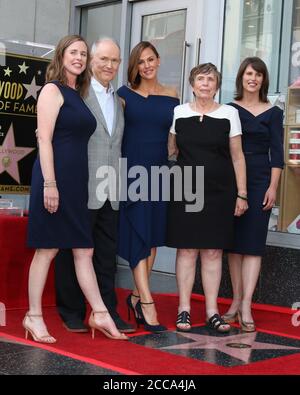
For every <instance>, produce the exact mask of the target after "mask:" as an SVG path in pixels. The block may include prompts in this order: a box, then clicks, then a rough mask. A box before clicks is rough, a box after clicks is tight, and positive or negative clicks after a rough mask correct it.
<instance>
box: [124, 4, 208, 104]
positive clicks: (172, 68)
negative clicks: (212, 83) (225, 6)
mask: <svg viewBox="0 0 300 395" xmlns="http://www.w3.org/2000/svg"><path fill="white" fill-rule="evenodd" d="M202 8H203V1H199V0H173V1H169V0H148V1H144V2H138V3H136V4H134V6H133V15H132V35H131V37H132V39H131V48H133V47H134V46H135V45H136V44H137V43H138V42H139V41H141V40H146V41H150V42H151V43H153V44H154V45H155V47H156V48H157V50H158V53H159V54H160V57H161V67H160V74H159V80H160V81H161V82H162V83H164V84H167V85H172V86H176V88H177V90H178V93H179V95H180V98H181V101H182V102H186V101H188V100H189V99H190V98H191V92H190V89H189V84H188V82H187V81H188V76H189V72H190V70H191V69H192V67H194V66H195V65H196V64H199V62H200V51H201V28H202V15H203V13H202Z"/></svg>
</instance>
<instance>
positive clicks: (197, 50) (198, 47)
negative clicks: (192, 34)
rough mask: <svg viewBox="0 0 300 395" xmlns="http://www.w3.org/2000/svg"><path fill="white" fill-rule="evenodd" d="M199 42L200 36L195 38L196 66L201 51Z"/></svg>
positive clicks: (200, 41) (200, 42)
mask: <svg viewBox="0 0 300 395" xmlns="http://www.w3.org/2000/svg"><path fill="white" fill-rule="evenodd" d="M201 44H202V40H201V38H200V37H199V38H197V44H196V66H198V64H199V63H200V52H201Z"/></svg>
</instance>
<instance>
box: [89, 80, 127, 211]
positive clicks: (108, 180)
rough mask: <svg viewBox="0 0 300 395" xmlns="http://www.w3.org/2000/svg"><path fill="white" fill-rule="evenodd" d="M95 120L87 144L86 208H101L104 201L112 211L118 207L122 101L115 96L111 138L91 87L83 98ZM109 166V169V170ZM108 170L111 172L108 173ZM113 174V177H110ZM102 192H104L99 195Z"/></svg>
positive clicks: (122, 124) (122, 129) (122, 128)
mask: <svg viewBox="0 0 300 395" xmlns="http://www.w3.org/2000/svg"><path fill="white" fill-rule="evenodd" d="M85 103H86V105H87V106H88V107H89V109H90V110H91V112H92V113H93V115H94V116H95V118H96V120H97V128H96V130H95V132H94V133H93V134H92V136H91V138H90V140H89V143H88V161H89V186H88V188H89V201H88V208H90V209H99V208H101V207H102V206H103V205H104V203H105V201H106V200H107V198H108V199H109V200H110V202H111V205H112V208H113V209H114V210H118V208H119V159H120V157H121V144H122V138H123V131H124V115H123V108H122V104H121V100H120V98H119V96H118V95H117V93H116V92H115V93H114V121H113V130H112V135H110V134H109V132H108V129H107V125H106V122H105V118H104V115H103V112H102V110H101V107H100V105H99V102H98V100H97V97H96V94H95V91H94V89H93V87H92V86H91V87H90V90H89V95H88V96H87V98H86V99H85ZM108 166H110V171H109V168H108ZM111 170H114V171H113V172H111ZM112 173H114V174H112ZM101 192H103V193H102V194H101Z"/></svg>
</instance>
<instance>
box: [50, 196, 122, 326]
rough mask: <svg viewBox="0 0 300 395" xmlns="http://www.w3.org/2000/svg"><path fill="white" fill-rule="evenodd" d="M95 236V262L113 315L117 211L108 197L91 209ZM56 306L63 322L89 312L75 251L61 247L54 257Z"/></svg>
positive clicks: (101, 287) (102, 292) (115, 304)
mask: <svg viewBox="0 0 300 395" xmlns="http://www.w3.org/2000/svg"><path fill="white" fill-rule="evenodd" d="M89 211H90V214H91V219H92V226H93V237H94V256H93V263H94V268H95V272H96V276H97V281H98V285H99V288H100V292H101V296H102V298H103V301H104V303H105V305H106V307H107V309H108V311H109V312H110V314H111V316H112V317H113V318H114V317H116V316H117V315H118V314H117V311H116V310H117V297H116V292H115V276H116V268H117V262H116V255H117V228H118V211H115V210H113V209H112V207H111V204H110V202H109V201H108V200H107V201H106V202H105V204H104V206H103V207H101V208H100V209H98V210H89ZM55 284H56V305H57V309H58V312H59V314H60V316H61V318H62V320H63V321H64V322H68V321H74V320H78V319H79V320H81V321H83V320H84V318H85V314H86V305H85V298H84V295H83V293H82V291H81V289H80V287H79V284H78V281H77V278H76V274H75V267H74V260H73V254H72V250H60V251H59V253H58V254H57V256H56V258H55Z"/></svg>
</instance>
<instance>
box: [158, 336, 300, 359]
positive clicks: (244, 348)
mask: <svg viewBox="0 0 300 395" xmlns="http://www.w3.org/2000/svg"><path fill="white" fill-rule="evenodd" d="M180 336H183V337H184V338H186V339H190V340H193V341H191V342H188V343H183V344H175V345H173V346H168V347H161V348H160V349H161V350H194V349H201V350H217V351H221V352H222V353H224V354H227V355H229V356H231V357H233V358H236V359H239V360H241V361H243V362H244V363H250V362H251V361H250V357H251V352H252V350H293V351H297V350H299V353H300V348H297V347H290V346H282V345H280V344H273V343H262V342H257V341H256V336H257V333H256V332H252V333H242V334H238V335H233V336H224V337H215V336H207V335H199V334H197V333H180Z"/></svg>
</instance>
